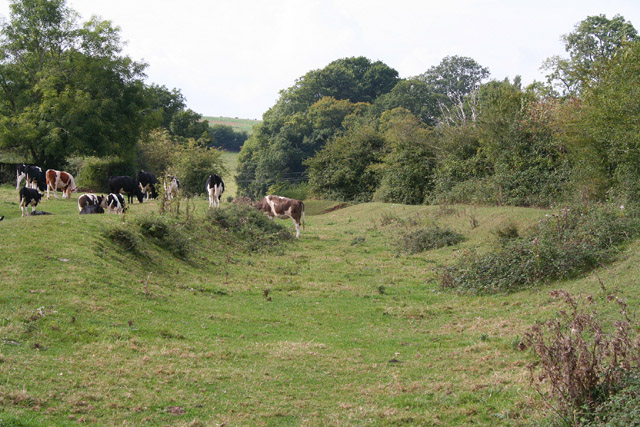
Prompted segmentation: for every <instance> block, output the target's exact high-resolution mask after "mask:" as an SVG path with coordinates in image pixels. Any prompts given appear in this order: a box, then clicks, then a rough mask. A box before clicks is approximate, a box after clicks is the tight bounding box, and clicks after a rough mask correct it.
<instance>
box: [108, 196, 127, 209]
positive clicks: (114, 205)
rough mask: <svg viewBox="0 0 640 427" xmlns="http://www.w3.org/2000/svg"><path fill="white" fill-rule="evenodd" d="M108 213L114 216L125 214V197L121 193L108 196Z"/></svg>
mask: <svg viewBox="0 0 640 427" xmlns="http://www.w3.org/2000/svg"><path fill="white" fill-rule="evenodd" d="M107 212H108V213H113V214H121V213H124V197H122V194H120V193H111V194H109V195H108V196H107Z"/></svg>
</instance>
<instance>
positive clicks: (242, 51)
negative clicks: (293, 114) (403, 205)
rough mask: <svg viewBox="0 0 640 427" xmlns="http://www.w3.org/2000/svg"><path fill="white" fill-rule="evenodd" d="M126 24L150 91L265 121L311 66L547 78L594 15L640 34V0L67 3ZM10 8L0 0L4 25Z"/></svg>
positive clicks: (86, 14) (130, 49) (199, 108)
mask: <svg viewBox="0 0 640 427" xmlns="http://www.w3.org/2000/svg"><path fill="white" fill-rule="evenodd" d="M67 4H68V5H69V6H70V7H71V8H72V9H74V10H76V11H77V12H78V13H79V14H80V16H81V22H84V21H86V20H88V19H89V18H90V17H91V15H98V16H100V17H101V18H102V19H106V20H110V21H112V22H113V23H114V24H115V25H117V26H119V27H120V28H121V36H122V40H123V41H125V42H126V43H127V44H126V46H125V52H124V53H125V54H127V55H129V56H130V57H131V58H133V59H134V60H137V61H144V62H146V63H148V64H149V67H148V68H147V71H146V73H147V75H148V80H147V82H148V83H156V84H160V85H164V86H166V87H167V88H169V89H173V88H177V89H180V91H181V92H182V94H183V95H184V96H185V98H186V99H187V106H188V107H189V108H191V109H192V110H194V111H196V112H198V113H200V114H202V115H205V116H227V117H239V118H248V119H260V118H262V114H263V113H264V112H265V111H266V110H268V109H269V108H270V107H271V106H273V104H274V103H275V102H276V100H277V99H278V97H279V91H280V90H282V89H286V88H288V87H290V86H292V85H293V84H294V83H295V81H296V79H297V78H299V77H302V76H303V75H304V74H306V73H307V72H308V71H310V70H314V69H320V68H323V67H325V66H326V65H327V64H329V63H330V62H331V61H333V60H336V59H339V58H345V57H351V56H365V57H367V58H369V59H370V60H372V61H377V60H380V61H382V62H384V63H385V64H387V65H388V66H390V67H392V68H394V69H395V70H397V71H398V73H399V74H400V77H402V78H406V77H412V76H415V75H418V74H421V73H423V72H425V71H426V70H427V69H429V68H430V67H432V66H434V65H437V64H439V63H440V61H441V60H442V59H443V58H444V57H445V56H447V55H459V56H467V57H471V58H473V59H474V60H476V61H477V62H478V63H479V64H480V65H482V66H484V67H488V68H489V70H490V72H491V77H492V78H493V79H498V80H502V79H504V78H505V77H509V78H510V79H512V78H513V77H515V76H516V75H520V76H522V78H523V82H524V83H525V84H528V83H531V82H532V81H533V80H544V75H543V73H542V72H541V71H540V66H541V65H542V62H543V61H544V60H545V59H546V58H548V57H550V56H552V55H563V56H564V55H565V52H564V46H563V44H562V42H561V39H560V37H561V36H562V35H563V34H567V33H569V32H571V31H572V30H573V29H574V26H575V25H576V24H577V23H579V22H580V21H582V20H583V19H585V18H586V17H587V16H592V15H598V14H605V15H606V16H607V18H609V19H611V18H613V16H614V15H616V14H620V15H622V16H623V17H624V18H625V19H626V20H627V21H630V22H631V23H632V24H633V25H634V26H635V28H636V29H637V30H639V31H640V0H527V1H521V0H478V1H475V0H439V1H431V0H393V1H391V0H384V1H381V0H180V1H177V0H67ZM8 14H9V1H8V0H0V17H3V18H8Z"/></svg>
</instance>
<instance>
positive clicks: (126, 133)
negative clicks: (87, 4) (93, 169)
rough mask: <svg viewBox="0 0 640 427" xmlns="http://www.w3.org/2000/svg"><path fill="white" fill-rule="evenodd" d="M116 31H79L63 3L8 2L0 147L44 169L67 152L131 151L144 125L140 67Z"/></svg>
mask: <svg viewBox="0 0 640 427" xmlns="http://www.w3.org/2000/svg"><path fill="white" fill-rule="evenodd" d="M121 46H122V43H121V41H120V34H119V28H117V27H114V26H113V25H112V24H111V22H109V21H102V20H98V19H97V18H92V19H91V20H89V21H88V22H86V23H84V24H83V25H78V23H77V14H76V13H75V12H74V11H73V10H71V9H70V8H68V7H67V6H66V3H65V1H64V0H12V2H11V4H10V19H9V21H8V22H6V23H5V24H3V25H2V27H1V28H0V112H1V113H2V115H1V116H0V146H2V147H4V148H5V149H6V148H8V149H14V150H16V151H17V152H19V153H21V154H23V155H24V156H25V157H27V158H28V159H30V160H31V161H33V162H35V163H37V164H39V165H41V166H44V167H58V166H60V165H61V164H63V163H64V161H65V159H66V158H67V157H68V156H69V155H71V154H84V155H96V156H105V155H111V154H114V153H118V154H120V153H133V152H134V150H133V147H134V146H135V144H136V141H137V139H138V137H139V136H140V133H141V132H142V130H143V129H144V127H145V116H144V110H145V108H146V101H145V97H144V91H145V86H144V83H143V81H142V79H143V77H144V73H143V72H144V69H145V64H142V63H138V62H135V61H133V60H131V59H130V58H129V57H127V56H123V55H122V54H121Z"/></svg>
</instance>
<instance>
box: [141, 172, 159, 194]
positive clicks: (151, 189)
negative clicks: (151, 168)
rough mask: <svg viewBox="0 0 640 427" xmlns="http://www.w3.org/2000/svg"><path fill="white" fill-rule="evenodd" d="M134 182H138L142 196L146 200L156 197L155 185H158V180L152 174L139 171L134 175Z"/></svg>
mask: <svg viewBox="0 0 640 427" xmlns="http://www.w3.org/2000/svg"><path fill="white" fill-rule="evenodd" d="M136 180H137V181H138V185H139V186H140V190H141V191H142V193H143V194H144V196H145V199H146V200H149V198H152V199H155V198H156V197H158V193H157V192H156V184H157V183H158V180H157V179H156V176H155V175H154V174H152V173H151V172H145V171H140V172H138V174H137V175H136Z"/></svg>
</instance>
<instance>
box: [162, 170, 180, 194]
mask: <svg viewBox="0 0 640 427" xmlns="http://www.w3.org/2000/svg"><path fill="white" fill-rule="evenodd" d="M179 189H180V181H179V180H178V178H176V177H175V176H171V175H168V176H167V178H166V179H165V180H164V192H165V194H166V195H167V198H168V199H169V200H171V199H172V198H174V197H176V196H177V195H178V190H179Z"/></svg>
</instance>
